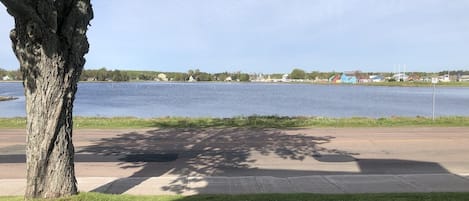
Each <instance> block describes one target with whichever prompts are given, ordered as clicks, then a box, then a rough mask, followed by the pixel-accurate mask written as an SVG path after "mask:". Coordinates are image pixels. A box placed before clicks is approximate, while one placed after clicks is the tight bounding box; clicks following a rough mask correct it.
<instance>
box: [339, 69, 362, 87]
mask: <svg viewBox="0 0 469 201" xmlns="http://www.w3.org/2000/svg"><path fill="white" fill-rule="evenodd" d="M356 74H357V72H355V71H350V72H344V73H342V76H340V82H341V83H346V84H355V83H357V81H358V79H357V76H356Z"/></svg>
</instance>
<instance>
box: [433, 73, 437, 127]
mask: <svg viewBox="0 0 469 201" xmlns="http://www.w3.org/2000/svg"><path fill="white" fill-rule="evenodd" d="M437 83H438V78H435V77H434V78H432V84H433V101H432V102H433V103H432V121H435V89H436V84H437Z"/></svg>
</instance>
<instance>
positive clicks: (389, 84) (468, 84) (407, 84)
mask: <svg viewBox="0 0 469 201" xmlns="http://www.w3.org/2000/svg"><path fill="white" fill-rule="evenodd" d="M21 82H22V81H20V80H13V81H0V83H21ZM78 83H97V84H101V83H102V84H104V83H191V84H197V83H204V84H206V83H217V84H219V83H227V84H228V83H239V84H251V83H252V84H305V85H308V84H310V85H324V86H367V87H433V85H432V83H430V82H370V83H353V84H346V83H330V82H312V81H308V82H295V81H291V82H257V81H249V82H223V81H198V82H183V81H154V80H130V81H79V82H78ZM436 87H457V88H469V82H439V83H438V84H436Z"/></svg>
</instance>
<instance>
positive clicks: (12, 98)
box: [0, 96, 18, 101]
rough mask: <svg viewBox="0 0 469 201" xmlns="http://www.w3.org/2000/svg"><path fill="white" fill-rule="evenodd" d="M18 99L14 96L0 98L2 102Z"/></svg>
mask: <svg viewBox="0 0 469 201" xmlns="http://www.w3.org/2000/svg"><path fill="white" fill-rule="evenodd" d="M16 99H18V97H13V96H0V101H11V100H16Z"/></svg>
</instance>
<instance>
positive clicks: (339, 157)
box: [77, 128, 447, 194]
mask: <svg viewBox="0 0 469 201" xmlns="http://www.w3.org/2000/svg"><path fill="white" fill-rule="evenodd" d="M294 132H295V130H291V132H288V133H287V132H285V131H283V130H279V129H260V128H259V129H257V128H220V129H156V130H149V131H146V132H131V133H124V134H120V135H118V136H117V137H112V138H103V139H100V140H99V141H97V142H96V143H95V144H93V145H90V146H87V147H84V148H82V149H81V150H80V151H78V152H77V154H94V155H116V156H121V157H120V159H119V160H120V161H121V168H132V169H137V171H136V172H134V173H133V174H132V175H131V176H130V177H128V178H123V179H118V180H116V181H113V182H110V183H108V184H105V185H103V186H100V187H98V188H96V189H94V190H93V191H96V192H106V193H113V194H121V193H124V192H126V191H128V190H130V189H132V188H133V187H135V186H137V185H139V184H141V183H143V182H145V181H146V180H147V179H148V178H149V177H166V176H167V177H168V178H169V177H170V178H172V179H171V181H168V182H167V183H169V184H168V185H165V186H162V187H160V188H161V189H160V190H159V191H163V192H172V193H178V194H181V193H183V192H187V191H192V192H202V191H203V188H204V187H190V186H188V185H187V184H188V183H189V182H191V183H193V182H200V181H202V180H203V179H204V178H203V177H204V176H211V177H230V176H238V177H242V176H274V177H297V176H310V175H323V174H353V173H350V172H347V171H313V170H309V169H308V167H288V168H285V167H284V168H282V167H277V166H269V164H270V163H269V162H268V161H267V162H266V161H265V160H277V161H278V160H283V161H285V162H284V163H282V164H288V163H292V162H294V161H296V162H299V161H304V160H311V159H315V160H317V161H319V162H340V163H343V162H356V163H358V165H359V167H360V171H361V173H370V174H372V173H375V172H374V170H378V171H382V172H386V165H390V164H392V163H396V162H398V163H402V164H407V165H408V166H405V165H404V166H403V169H402V171H407V170H408V168H412V167H414V166H421V165H422V164H424V165H425V164H426V165H428V166H429V168H428V170H429V172H447V171H446V170H445V169H444V168H442V167H441V166H439V165H438V164H434V163H425V162H416V161H408V162H403V161H400V160H399V161H396V160H379V159H363V160H358V161H357V160H356V158H355V156H357V155H359V153H351V152H348V151H346V150H339V149H330V148H325V146H324V145H325V144H327V143H330V142H331V141H332V140H334V138H335V137H333V136H311V135H305V134H302V133H295V134H291V133H294ZM260 160H264V161H260ZM258 164H264V165H265V164H267V166H262V165H261V167H259V166H258ZM295 164H296V165H297V163H295ZM376 164H382V165H383V166H382V168H383V169H380V168H378V169H376V168H375V167H373V168H372V167H371V166H376ZM391 173H392V172H391ZM174 178H176V179H174ZM123 181H125V182H123ZM208 185H210V183H209V184H208ZM111 187H112V188H111Z"/></svg>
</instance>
